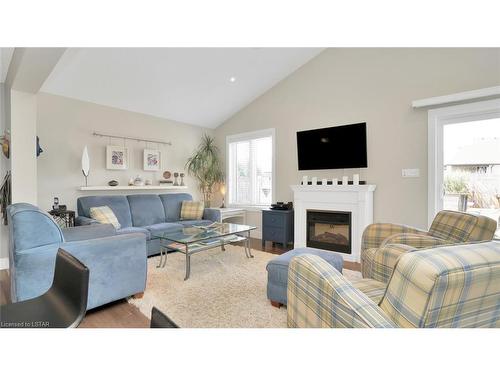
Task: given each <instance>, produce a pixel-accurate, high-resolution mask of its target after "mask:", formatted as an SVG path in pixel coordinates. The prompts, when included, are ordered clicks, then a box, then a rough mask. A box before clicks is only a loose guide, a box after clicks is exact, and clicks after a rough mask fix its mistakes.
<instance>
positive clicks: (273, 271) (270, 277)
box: [266, 247, 344, 307]
mask: <svg viewBox="0 0 500 375" xmlns="http://www.w3.org/2000/svg"><path fill="white" fill-rule="evenodd" d="M301 254H312V255H317V256H319V257H320V258H323V259H324V260H326V261H327V262H328V263H330V264H331V265H332V266H333V267H335V268H336V269H337V270H338V271H339V272H342V266H343V263H344V262H343V259H342V256H340V255H339V254H336V253H334V252H332V251H326V250H319V249H313V248H310V247H302V248H298V249H293V250H290V251H287V252H286V253H284V254H281V255H280V256H278V257H276V258H274V259H273V260H271V261H270V262H269V263H267V267H266V269H267V298H268V299H269V300H271V304H272V305H273V306H275V307H280V306H281V305H286V288H287V284H288V265H289V264H290V260H291V259H292V258H293V257H294V256H297V255H301Z"/></svg>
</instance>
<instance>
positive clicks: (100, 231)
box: [62, 224, 116, 242]
mask: <svg viewBox="0 0 500 375" xmlns="http://www.w3.org/2000/svg"><path fill="white" fill-rule="evenodd" d="M62 233H63V236H64V242H73V241H84V240H92V239H95V238H103V237H110V236H115V235H116V229H115V227H114V226H113V225H111V224H96V225H84V226H80V227H70V228H64V229H63V230H62Z"/></svg>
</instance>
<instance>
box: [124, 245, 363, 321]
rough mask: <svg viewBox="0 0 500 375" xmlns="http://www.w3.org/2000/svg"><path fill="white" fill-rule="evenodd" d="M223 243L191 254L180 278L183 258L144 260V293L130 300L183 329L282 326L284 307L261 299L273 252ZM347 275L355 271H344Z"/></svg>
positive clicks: (352, 275) (356, 274) (178, 255)
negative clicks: (160, 313)
mask: <svg viewBox="0 0 500 375" xmlns="http://www.w3.org/2000/svg"><path fill="white" fill-rule="evenodd" d="M252 253H253V255H254V258H251V259H248V258H246V257H245V251H244V249H243V247H239V246H232V245H227V246H226V251H221V249H220V248H214V249H211V250H208V251H205V252H201V253H198V254H194V255H192V256H191V277H190V278H189V279H188V280H186V281H184V272H185V266H184V265H185V256H184V255H183V254H181V253H171V254H169V255H168V258H167V265H166V267H165V268H156V265H157V264H158V260H159V257H152V258H149V259H148V280H147V285H146V290H145V292H144V297H143V298H141V299H134V298H130V299H129V300H128V301H129V303H131V304H133V305H135V306H137V307H138V308H139V310H140V311H141V312H142V313H143V314H144V315H145V316H147V317H148V318H149V317H150V315H151V308H152V307H153V306H156V307H157V308H159V309H160V310H161V311H163V312H164V313H165V314H167V315H168V316H169V317H170V319H172V320H173V321H174V322H176V323H177V324H178V325H179V326H180V327H184V328H286V308H283V307H282V308H279V309H278V308H276V307H273V306H271V304H270V303H269V301H268V300H267V297H266V284H267V271H266V264H267V262H269V261H270V260H271V259H273V258H274V257H275V256H276V255H274V254H270V253H266V252H262V251H257V250H252ZM344 275H345V276H346V277H347V278H349V279H355V278H359V277H360V273H359V272H355V271H350V270H344Z"/></svg>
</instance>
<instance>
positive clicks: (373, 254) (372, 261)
mask: <svg viewBox="0 0 500 375" xmlns="http://www.w3.org/2000/svg"><path fill="white" fill-rule="evenodd" d="M415 250H416V248H414V247H411V246H408V245H404V244H399V243H398V244H387V245H385V246H384V247H379V248H371V249H368V250H366V251H365V252H364V253H363V254H362V257H363V258H362V262H361V274H362V275H363V277H364V278H368V279H374V280H377V281H380V282H383V283H385V284H387V283H388V282H389V279H390V278H391V275H392V272H393V271H394V268H395V267H396V263H397V262H398V259H399V257H400V256H401V255H403V254H406V253H408V252H411V251H415Z"/></svg>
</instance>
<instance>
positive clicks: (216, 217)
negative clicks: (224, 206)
mask: <svg viewBox="0 0 500 375" xmlns="http://www.w3.org/2000/svg"><path fill="white" fill-rule="evenodd" d="M203 219H205V220H210V221H214V222H215V221H216V222H220V221H221V216H220V211H219V210H218V209H216V208H205V209H204V210H203Z"/></svg>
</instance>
